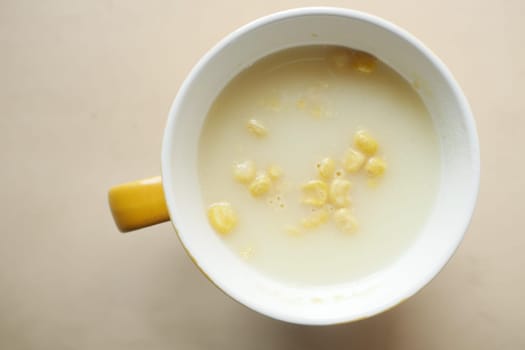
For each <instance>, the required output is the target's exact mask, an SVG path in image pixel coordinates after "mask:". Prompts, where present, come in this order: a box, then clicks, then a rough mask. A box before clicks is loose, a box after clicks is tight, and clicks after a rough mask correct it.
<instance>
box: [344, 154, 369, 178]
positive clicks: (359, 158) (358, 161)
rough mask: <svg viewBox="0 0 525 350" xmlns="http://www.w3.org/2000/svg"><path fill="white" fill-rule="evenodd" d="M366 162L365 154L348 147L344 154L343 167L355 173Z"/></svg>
mask: <svg viewBox="0 0 525 350" xmlns="http://www.w3.org/2000/svg"><path fill="white" fill-rule="evenodd" d="M364 162H365V155H364V154H363V153H361V152H359V151H356V150H355V149H352V148H350V149H348V150H347V151H346V152H345V154H344V156H343V167H344V168H345V170H346V171H347V172H349V173H355V172H357V171H359V169H361V167H362V166H363V163H364Z"/></svg>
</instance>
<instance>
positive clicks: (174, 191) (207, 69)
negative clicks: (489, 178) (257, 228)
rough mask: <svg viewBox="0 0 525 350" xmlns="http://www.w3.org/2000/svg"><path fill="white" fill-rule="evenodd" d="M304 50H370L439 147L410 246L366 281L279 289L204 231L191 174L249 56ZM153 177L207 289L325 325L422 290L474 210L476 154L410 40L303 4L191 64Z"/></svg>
mask: <svg viewBox="0 0 525 350" xmlns="http://www.w3.org/2000/svg"><path fill="white" fill-rule="evenodd" d="M304 45H340V46H347V47H351V48H354V49H359V50H363V51H367V52H370V53H372V54H373V55H375V56H377V57H378V58H379V59H380V60H382V61H383V62H385V63H387V64H388V65H389V66H390V67H392V68H393V69H395V70H396V71H397V72H398V73H400V74H401V75H402V76H403V77H404V78H405V79H406V80H407V81H409V82H411V83H414V84H417V86H419V88H418V89H417V91H418V93H419V94H420V96H421V98H422V99H423V101H424V103H425V105H426V106H427V108H428V110H429V112H430V114H431V116H432V119H433V123H434V127H435V129H436V132H437V135H438V139H439V142H440V147H441V162H442V166H441V169H442V170H441V178H440V185H439V193H438V194H437V199H436V201H435V205H434V209H433V211H432V213H430V214H429V217H428V219H427V222H426V224H425V225H424V227H423V228H422V230H421V232H420V233H419V235H418V236H417V238H416V240H415V241H414V242H413V244H412V245H411V246H410V248H409V249H408V250H407V251H406V252H405V253H404V254H403V255H402V256H401V257H400V258H399V259H398V260H397V261H395V262H394V263H393V264H391V265H389V266H388V267H386V268H384V269H383V270H381V271H379V272H378V273H376V274H374V275H371V276H368V277H367V278H364V279H361V280H358V281H354V282H349V283H346V284H340V285H329V286H325V287H293V286H290V285H286V284H284V283H281V282H278V281H275V280H272V279H271V278H269V277H267V276H264V275H262V274H260V273H259V272H257V271H256V270H255V269H253V268H251V267H250V266H248V265H247V264H245V263H244V262H242V261H241V260H240V259H239V258H238V257H236V256H235V255H234V254H233V253H232V252H231V251H230V249H228V247H227V246H226V245H225V244H224V243H223V242H222V241H221V239H220V237H218V236H217V235H216V234H215V232H214V231H213V230H212V229H211V228H210V226H209V225H208V222H207V217H206V208H205V206H204V204H203V202H202V196H201V190H200V185H199V181H198V179H199V176H198V172H197V171H198V144H199V137H200V132H201V128H202V126H203V123H204V120H205V118H206V114H207V112H208V109H209V108H210V106H211V104H212V103H213V101H214V99H215V97H216V96H217V95H218V94H219V93H220V91H221V90H222V89H223V88H224V87H225V85H226V84H227V83H228V82H229V81H230V80H231V79H232V78H233V77H234V76H236V75H237V74H238V73H239V72H240V71H242V70H243V69H245V68H247V67H248V66H250V65H251V64H252V63H254V62H255V61H257V60H258V59H260V58H262V57H264V56H266V55H268V54H271V53H273V52H276V51H279V50H282V49H285V48H290V47H294V46H304ZM162 175H163V184H164V191H165V195H166V201H167V204H168V208H169V212H170V216H171V220H172V222H173V224H174V226H175V229H176V230H177V232H178V234H179V237H180V239H181V241H182V243H183V245H184V247H185V248H186V250H187V252H188V254H190V256H191V257H192V259H193V260H194V261H195V263H196V264H197V265H198V266H199V268H200V269H201V270H202V272H203V273H204V274H205V275H207V276H208V278H209V279H210V280H211V281H212V282H213V283H215V284H216V285H217V286H218V287H219V288H221V289H222V290H223V291H225V292H226V293H227V294H228V295H230V296H231V297H233V298H234V299H236V300H237V301H239V302H241V303H242V304H244V305H246V306H248V307H250V308H252V309H254V310H256V311H258V312H260V313H263V314H265V315H268V316H270V317H273V318H277V319H281V320H284V321H289V322H294V323H301V324H333V323H339V322H346V321H352V320H356V319H360V318H364V317H369V316H371V315H374V314H377V313H379V312H381V311H384V310H385V309H388V308H390V307H392V306H394V305H396V304H397V303H399V302H401V301H403V300H404V299H406V298H408V297H410V296H411V295H413V294H414V293H415V292H417V291H418V290H419V289H420V288H422V287H423V286H424V285H425V284H426V283H428V282H429V281H430V280H431V279H432V278H433V277H434V276H435V275H436V274H437V273H438V272H439V270H440V269H441V268H442V267H443V266H444V265H445V263H446V262H447V261H448V259H449V258H450V257H451V255H452V254H453V252H454V250H455V249H456V247H457V245H458V244H459V242H460V241H461V239H462V237H463V234H464V232H465V230H466V227H467V225H468V223H469V221H470V217H471V215H472V211H473V209H474V204H475V201H476V196H477V191H478V185H479V150H478V141H477V135H476V131H475V125H474V121H473V118H472V115H471V112H470V109H469V106H468V104H467V102H466V99H465V97H464V96H463V94H462V92H461V90H460V89H459V87H458V85H457V83H456V82H455V81H454V79H453V77H452V76H451V74H450V73H449V72H448V70H447V68H446V67H445V66H444V65H443V63H441V61H439V59H438V58H437V57H436V56H435V55H434V54H433V53H432V52H430V51H429V50H428V49H427V48H425V47H424V46H423V45H422V44H421V43H420V42H419V41H417V40H416V39H415V38H413V37H412V36H411V35H410V34H408V33H406V32H405V31H403V30H401V29H399V28H398V27H396V26H394V25H392V24H390V23H388V22H386V21H384V20H382V19H379V18H377V17H374V16H370V15H367V14H364V13H361V12H356V11H352V10H343V9H334V8H305V9H296V10H290V11H285V12H281V13H277V14H274V15H271V16H268V17H264V18H262V19H259V20H257V21H255V22H252V23H250V24H248V25H246V26H244V27H242V28H241V29H239V30H237V31H235V32H233V33H232V34H230V35H229V36H228V37H226V38H225V39H224V40H222V41H221V42H220V43H219V44H218V45H217V46H215V47H214V48H213V49H212V50H210V51H209V52H208V53H207V54H206V55H205V56H204V57H203V58H202V59H201V60H200V61H199V62H198V64H197V65H196V66H195V67H194V69H193V70H192V71H191V73H190V74H189V76H188V77H187V79H186V80H185V82H184V83H183V85H182V87H181V89H180V91H179V93H178V95H177V97H176V98H175V100H174V102H173V105H172V108H171V110H170V113H169V118H168V124H167V127H166V130H165V135H164V141H163V146H162ZM400 200H402V199H400Z"/></svg>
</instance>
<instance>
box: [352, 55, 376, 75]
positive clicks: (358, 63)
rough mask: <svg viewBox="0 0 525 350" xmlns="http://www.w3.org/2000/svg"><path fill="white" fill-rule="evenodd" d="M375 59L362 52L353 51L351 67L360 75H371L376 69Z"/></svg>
mask: <svg viewBox="0 0 525 350" xmlns="http://www.w3.org/2000/svg"><path fill="white" fill-rule="evenodd" d="M376 65H377V58H375V57H374V56H372V55H371V54H369V53H367V52H363V51H354V55H353V57H352V66H353V67H354V68H355V69H356V70H358V71H359V72H362V73H372V72H373V71H374V70H375V69H376Z"/></svg>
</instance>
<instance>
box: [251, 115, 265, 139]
mask: <svg viewBox="0 0 525 350" xmlns="http://www.w3.org/2000/svg"><path fill="white" fill-rule="evenodd" d="M246 128H247V129H248V131H249V132H251V133H252V134H253V135H255V136H257V137H264V136H266V134H268V129H266V127H265V126H264V125H263V124H262V123H261V122H260V121H258V120H255V119H250V120H248V123H247V124H246Z"/></svg>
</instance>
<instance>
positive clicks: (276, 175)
mask: <svg viewBox="0 0 525 350" xmlns="http://www.w3.org/2000/svg"><path fill="white" fill-rule="evenodd" d="M267 173H268V176H269V177H270V179H272V180H273V181H275V180H278V179H280V178H281V176H282V175H283V170H282V169H281V168H280V167H279V166H277V165H275V164H272V165H270V166H269V167H268V170H267Z"/></svg>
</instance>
